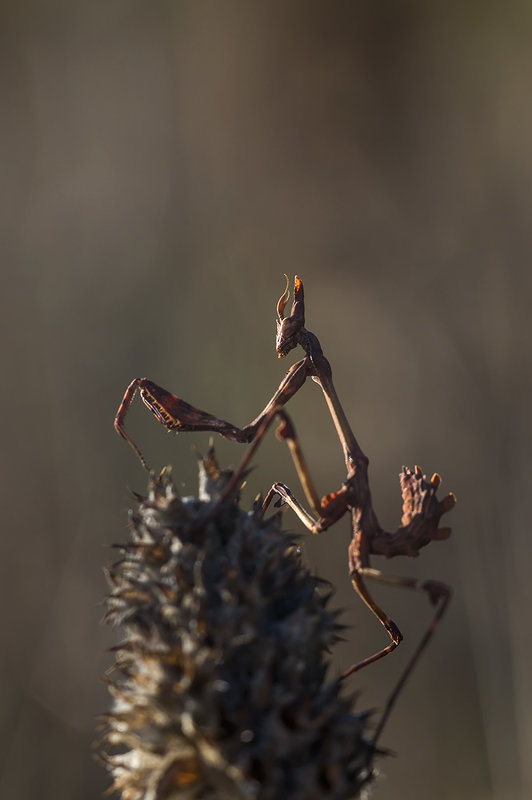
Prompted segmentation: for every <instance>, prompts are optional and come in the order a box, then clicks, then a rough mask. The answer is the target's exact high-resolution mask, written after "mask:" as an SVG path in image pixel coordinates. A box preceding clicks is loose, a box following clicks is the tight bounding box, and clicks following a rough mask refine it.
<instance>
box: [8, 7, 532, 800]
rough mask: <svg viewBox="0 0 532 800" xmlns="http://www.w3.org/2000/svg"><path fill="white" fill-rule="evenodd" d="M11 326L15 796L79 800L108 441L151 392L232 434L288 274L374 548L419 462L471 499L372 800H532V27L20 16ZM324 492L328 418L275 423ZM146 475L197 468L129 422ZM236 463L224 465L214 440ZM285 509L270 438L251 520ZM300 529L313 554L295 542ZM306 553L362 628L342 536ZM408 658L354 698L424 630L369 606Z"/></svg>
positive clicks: (108, 486)
mask: <svg viewBox="0 0 532 800" xmlns="http://www.w3.org/2000/svg"><path fill="white" fill-rule="evenodd" d="M0 14H1V48H0V63H1V70H0V89H1V125H0V137H1V145H2V156H3V158H2V179H1V184H0V185H1V190H0V191H1V198H0V202H1V215H0V225H1V229H2V250H3V253H2V292H1V302H2V308H1V319H2V323H3V327H4V332H3V336H2V343H3V345H4V348H3V349H4V358H3V366H2V370H3V375H4V379H3V384H4V386H3V392H2V401H3V410H2V420H3V422H4V431H3V434H2V444H3V457H2V459H1V464H2V469H3V480H2V485H3V487H4V488H5V494H4V498H3V503H2V517H3V526H2V527H3V538H2V542H3V545H2V558H1V559H0V569H1V587H2V595H3V599H2V607H3V612H4V613H3V636H2V640H3V647H2V650H3V654H2V659H1V669H2V679H1V680H2V683H1V685H2V703H1V710H2V723H3V724H2V736H3V741H2V746H1V748H0V753H1V756H0V757H1V760H2V764H1V767H0V795H1V796H2V797H5V798H17V799H18V800H26V799H27V800H29V799H30V798H35V797H39V798H40V800H52V798H53V800H63V798H65V800H66V799H67V798H68V799H70V798H74V797H76V798H78V800H89V799H90V800H92V799H93V798H95V797H98V796H100V794H101V792H102V791H103V789H104V787H105V786H106V785H107V780H106V777H105V774H104V773H103V771H102V770H101V768H100V767H99V766H98V765H97V764H96V763H95V762H94V761H93V757H92V754H91V742H92V740H93V738H94V729H95V721H94V718H95V715H96V714H97V713H98V712H100V711H103V710H105V709H106V708H107V706H108V699H107V696H106V691H105V688H104V687H103V686H102V685H101V684H100V683H99V676H100V675H101V674H102V673H103V672H104V671H105V669H106V668H107V666H108V665H109V664H110V656H109V654H107V653H106V648H107V647H108V646H110V644H111V643H112V641H113V638H112V634H111V633H110V632H109V631H107V630H106V629H105V628H103V627H101V626H100V625H99V619H100V617H101V614H102V609H101V607H100V606H98V603H99V602H100V600H101V598H102V597H103V595H104V592H105V583H104V579H103V576H102V573H101V566H102V564H103V563H105V562H107V561H109V560H110V559H111V558H112V554H111V553H110V552H109V551H108V549H106V547H107V545H108V544H109V543H111V542H114V541H121V540H123V539H124V537H125V536H126V508H127V505H128V503H129V497H128V493H127V489H126V487H127V486H128V485H129V486H131V487H132V488H135V489H137V490H142V489H143V488H144V487H145V476H144V474H143V472H142V470H141V468H140V465H139V464H138V462H137V461H136V459H135V457H134V454H133V453H132V451H131V450H130V449H129V448H128V447H127V446H126V444H125V443H124V442H122V441H120V440H119V438H118V437H117V436H116V435H115V434H114V432H113V429H112V420H113V415H114V413H115V410H116V408H117V406H118V403H119V401H120V399H121V397H122V394H123V391H124V389H125V387H126V385H127V384H128V382H129V381H130V380H131V379H132V378H133V377H135V376H141V375H148V376H149V377H150V378H152V379H153V380H155V381H156V382H158V383H160V384H161V385H163V386H165V387H167V388H168V389H170V390H172V391H174V392H176V393H178V394H180V395H181V396H183V397H184V398H186V399H187V400H189V401H190V402H192V403H195V404H197V405H199V406H200V407H202V408H204V409H206V410H210V411H212V412H214V413H217V414H218V415H220V416H222V417H224V418H226V419H231V420H233V421H234V422H235V423H237V424H240V425H241V424H244V423H245V422H248V421H249V420H250V419H251V418H252V417H253V416H254V415H255V414H256V413H257V411H258V410H259V409H260V408H261V407H262V406H263V405H264V403H265V401H266V400H267V399H268V398H269V396H270V395H271V393H272V392H273V390H274V389H275V387H276V386H277V384H278V382H279V380H280V378H281V376H282V374H283V373H284V370H285V369H286V367H287V366H288V361H290V362H293V361H294V358H290V359H288V360H287V361H286V362H279V361H278V360H276V358H275V354H274V350H273V334H274V309H275V303H276V301H277V298H278V297H279V295H280V294H281V292H282V290H283V288H284V278H283V272H288V273H289V274H290V275H293V274H294V273H295V272H297V273H298V274H299V275H300V276H301V277H302V278H303V280H304V282H305V289H306V298H307V322H308V327H309V328H310V329H311V330H313V331H315V332H316V333H318V335H319V336H320V339H321V341H322V344H323V347H324V349H325V352H326V354H327V355H328V356H329V358H330V360H331V362H332V365H333V370H334V375H335V380H336V384H337V388H338V392H339V394H340V396H341V398H342V400H343V402H344V404H345V409H346V412H347V414H348V416H349V418H350V420H351V421H352V424H353V427H354V430H355V433H356V435H357V436H358V438H359V440H360V442H361V444H362V447H363V448H364V450H365V451H366V452H367V453H368V455H369V456H370V459H371V479H372V486H373V492H374V499H375V504H376V508H377V511H378V513H379V516H380V518H381V521H382V522H383V523H384V524H386V525H389V526H393V525H394V524H395V523H396V521H397V517H398V513H399V494H398V481H397V474H398V471H399V469H400V467H401V465H402V464H403V463H406V464H409V465H411V466H413V465H414V464H415V463H419V464H421V465H422V467H423V468H424V469H425V470H426V471H427V472H428V473H432V471H434V470H438V471H439V472H440V473H441V474H442V475H443V477H444V487H445V489H447V490H448V489H452V490H453V491H454V492H455V493H456V495H457V497H458V500H459V505H458V507H457V509H456V510H455V511H454V512H453V518H452V524H453V529H454V530H453V537H452V539H451V540H450V541H448V542H445V543H439V544H438V543H436V544H433V545H432V546H431V547H430V548H429V549H427V550H426V551H425V552H423V554H422V556H421V557H420V558H419V559H418V561H416V562H412V563H404V564H403V563H401V564H399V563H398V564H394V563H391V562H390V563H385V564H384V565H383V566H384V567H385V568H386V569H387V570H388V571H402V572H404V573H405V574H416V575H419V576H427V577H429V576H430V577H433V578H439V579H441V580H445V581H447V582H449V583H450V584H451V585H452V586H453V587H454V590H455V596H454V600H453V604H452V607H451V610H450V612H449V615H448V616H447V617H446V619H445V621H444V624H443V625H442V629H441V632H440V633H439V634H438V637H437V638H436V640H435V641H434V643H433V646H432V647H431V649H430V652H429V653H428V654H427V657H426V658H425V659H424V661H423V662H422V664H421V665H420V667H419V669H418V670H417V672H416V674H415V676H414V677H413V678H412V680H411V682H410V683H409V685H408V688H407V690H406V691H405V693H404V695H403V696H402V697H401V700H400V703H399V705H398V707H397V709H396V712H395V714H394V716H393V719H392V720H391V722H390V724H389V727H388V728H387V730H386V733H385V735H384V738H383V744H384V745H386V746H387V747H390V748H391V749H393V750H394V751H396V753H397V754H398V755H397V757H396V758H388V759H386V760H384V761H383V762H382V764H381V769H382V772H383V773H384V775H383V779H382V780H381V782H380V783H379V784H378V785H377V787H376V789H375V793H374V796H375V797H377V798H379V800H390V799H391V798H394V800H398V798H428V797H430V798H433V800H444V798H445V800H450V799H451V798H452V800H455V799H456V800H458V799H460V800H462V799H463V800H466V799H467V800H481V799H482V800H484V798H486V800H507V799H508V798H511V799H512V800H513V798H517V799H518V800H521V799H523V800H524V798H528V797H530V796H531V794H532V760H531V758H530V753H531V752H532V721H531V720H532V689H531V682H530V679H529V673H530V664H531V663H532V650H531V645H530V636H529V626H528V623H529V618H530V609H531V600H532V581H531V580H530V575H529V571H530V563H531V554H532V546H531V544H530V541H531V537H530V529H529V491H530V478H531V474H530V453H529V450H530V441H531V437H530V433H531V431H530V388H531V387H530V355H529V326H528V319H529V309H530V303H531V288H532V278H531V271H530V255H529V254H530V251H531V245H532V236H531V225H530V220H531V212H532V190H531V180H532V148H531V136H532V102H531V100H532V92H531V90H532V85H531V83H532V81H531V75H532V47H531V43H532V37H531V34H532V6H530V4H528V3H523V2H518V0H510V2H507V3H504V4H503V3H491V2H482V3H481V2H465V3H464V2H430V3H429V2H425V3H423V2H382V3H380V2H379V3H376V2H371V1H370V0H362V1H361V2H336V3H325V2H322V3H317V2H280V1H278V2H268V3H249V2H244V1H243V0H242V1H241V2H238V1H236V0H229V2H224V3H221V2H220V3H217V2H203V0H188V1H187V2H160V3H148V2H134V0H129V1H128V2H125V0H113V2H108V0H105V2H101V0H94V1H93V2H91V3H83V2H75V0H70V2H60V1H59V0H56V1H55V2H54V0H50V1H49V2H46V3H41V2H36V1H35V2H31V0H29V1H28V2H22V3H19V2H3V3H2V4H1V5H0ZM291 410H292V413H293V416H294V418H295V421H296V424H297V427H298V431H299V433H300V435H301V439H302V442H303V445H304V447H305V451H306V454H307V457H308V460H309V462H310V464H311V465H312V469H313V472H314V475H315V478H316V482H317V485H318V488H319V490H321V491H322V492H324V493H325V492H328V491H332V490H333V489H334V488H336V487H337V486H338V484H339V482H340V481H341V479H342V472H343V463H342V457H341V453H340V449H339V447H338V443H337V441H336V439H335V435H334V431H333V428H332V425H331V423H330V421H329V419H328V417H327V413H326V408H325V405H324V403H323V401H322V398H321V397H320V393H319V391H318V390H317V388H316V387H315V386H314V385H313V384H310V385H308V386H305V387H304V389H303V390H302V392H301V393H300V396H298V397H297V398H296V399H295V400H294V402H293V403H292V404H291ZM129 430H130V431H131V432H132V434H134V437H135V439H136V440H137V441H138V443H139V444H140V445H141V446H142V448H143V449H144V451H145V453H146V456H147V458H148V460H149V461H150V463H152V464H153V465H154V466H157V467H161V466H163V465H164V464H166V463H172V464H173V465H174V470H175V475H176V478H177V480H178V481H179V483H180V484H182V485H183V487H184V488H183V491H185V492H189V493H190V492H192V491H193V490H194V486H195V456H194V454H193V450H192V448H193V446H196V447H197V448H198V449H199V450H205V448H206V443H207V440H208V437H207V436H206V435H198V436H188V437H187V436H185V435H184V436H181V437H179V438H176V437H174V436H170V435H167V434H166V433H165V432H164V431H163V430H162V429H161V427H160V426H159V425H157V423H156V422H155V420H154V419H153V418H152V417H151V416H150V415H149V414H148V412H147V411H146V410H145V409H144V408H143V407H142V406H141V404H140V402H138V403H137V404H136V405H135V408H134V409H133V410H132V412H131V417H130V420H129ZM219 453H220V457H221V459H222V460H223V461H224V462H225V463H233V464H234V463H237V462H238V460H239V458H240V457H241V455H242V450H241V449H240V448H239V446H238V445H231V444H228V443H224V442H222V443H221V444H220V447H219ZM273 479H280V480H283V481H285V482H286V483H288V484H289V485H293V486H294V489H296V488H297V482H296V481H295V478H294V472H293V469H292V466H291V464H290V461H289V457H288V454H287V453H286V452H285V450H284V449H283V447H282V446H281V445H280V444H279V443H278V442H276V441H275V439H274V437H270V438H269V439H268V441H267V442H266V443H265V445H264V447H263V449H262V450H261V451H260V454H259V457H258V458H257V465H256V469H255V471H254V472H253V474H252V475H251V476H250V479H249V483H250V486H249V496H252V495H253V494H254V493H255V492H256V491H257V490H258V489H259V488H262V489H267V488H268V486H269V485H270V483H271V482H272V480H273ZM286 523H287V525H288V526H290V527H291V528H292V529H294V530H298V529H299V528H298V523H297V521H296V520H295V519H293V518H292V517H291V516H290V515H289V514H288V513H287V514H286ZM310 538H311V537H307V539H306V540H305V553H306V558H307V560H308V563H309V565H310V566H311V568H313V569H316V570H317V571H318V572H319V573H320V574H322V575H324V576H326V577H328V578H329V579H330V580H332V581H333V582H334V584H335V585H336V586H337V595H336V602H337V604H338V605H340V606H342V607H344V608H345V614H344V617H343V621H344V622H345V623H346V624H348V625H349V626H350V628H349V630H348V631H347V632H346V641H345V642H344V643H343V644H342V645H341V646H340V647H338V650H337V652H336V654H335V659H336V666H335V668H336V669H341V668H345V667H346V666H348V665H349V664H350V663H352V662H353V661H355V660H358V659H360V658H362V657H364V656H365V655H368V654H369V653H370V652H372V651H373V650H375V649H376V648H378V647H381V646H382V645H383V644H384V643H385V641H386V636H385V634H384V632H383V630H382V629H381V628H380V627H379V625H378V623H377V622H376V621H375V619H373V618H372V617H371V615H370V614H369V612H367V611H366V609H365V608H364V607H363V606H362V604H361V603H360V602H359V601H358V599H357V598H356V596H355V595H354V593H353V592H352V590H351V587H350V584H349V581H348V577H347V570H346V547H347V542H348V539H349V526H348V522H347V520H346V521H344V522H342V523H340V524H338V525H337V526H336V529H334V530H332V531H330V532H328V533H327V534H324V535H323V536H322V537H316V538H315V539H313V540H312V541H309V539H310ZM377 595H378V597H379V598H380V600H381V602H382V603H383V604H384V605H385V607H386V608H387V609H388V610H389V611H390V612H391V613H392V614H393V616H394V618H395V619H396V621H397V622H398V623H399V625H400V626H401V628H402V629H403V631H404V633H405V636H406V641H405V644H404V645H403V646H402V647H401V648H400V649H399V650H398V651H397V652H396V653H394V654H393V656H390V657H389V658H388V659H384V661H382V662H380V663H379V664H376V665H374V666H373V667H371V668H370V669H368V670H367V671H364V672H362V673H360V675H358V676H356V678H353V679H352V683H351V688H353V690H355V689H357V688H358V689H360V691H361V696H360V700H359V705H360V706H361V707H374V708H378V707H379V706H382V704H383V702H384V699H385V697H386V693H387V692H388V691H389V690H390V688H391V687H392V685H393V681H394V678H395V677H396V676H397V675H398V673H399V671H400V669H401V665H402V664H404V663H405V660H406V659H407V657H408V654H409V652H411V648H412V647H413V645H414V643H415V641H416V638H417V637H419V636H420V634H421V632H422V630H423V627H424V626H425V625H426V624H427V622H428V620H429V618H430V613H429V609H428V607H427V604H426V603H425V602H424V601H423V599H422V598H418V597H417V596H414V595H410V594H409V593H401V592H398V591H392V590H386V589H384V588H383V589H380V590H379V591H377Z"/></svg>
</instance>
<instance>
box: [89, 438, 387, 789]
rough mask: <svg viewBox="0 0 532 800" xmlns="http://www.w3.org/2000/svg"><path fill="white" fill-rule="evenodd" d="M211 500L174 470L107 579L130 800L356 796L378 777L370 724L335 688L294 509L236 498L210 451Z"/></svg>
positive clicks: (327, 625) (119, 732)
mask: <svg viewBox="0 0 532 800" xmlns="http://www.w3.org/2000/svg"><path fill="white" fill-rule="evenodd" d="M199 466H200V488H199V495H198V497H189V498H182V497H180V496H179V495H178V494H177V491H176V489H175V487H174V484H173V482H172V480H171V477H170V473H169V471H168V470H166V471H163V472H162V473H161V475H160V476H159V477H158V478H154V477H152V478H151V479H150V485H149V492H148V496H147V497H146V498H139V504H138V509H137V510H135V511H132V512H131V525H130V530H131V540H130V541H129V542H128V543H127V544H125V545H124V546H122V547H121V550H122V557H121V558H120V560H119V561H117V562H116V563H115V564H113V566H112V567H111V568H110V569H109V570H108V580H109V584H110V587H111V590H110V594H109V597H108V600H107V614H106V621H107V622H108V623H110V624H111V625H113V626H115V627H119V628H120V629H121V631H122V632H123V634H124V638H123V640H122V641H121V643H120V644H119V645H118V646H117V647H116V648H114V649H115V653H116V664H115V666H114V668H113V669H112V670H111V673H110V675H109V676H108V678H107V680H108V683H109V688H110V691H111V693H112V695H113V698H114V704H113V709H112V711H111V713H110V714H108V715H106V717H105V721H104V724H105V729H104V731H103V736H102V748H101V749H102V755H103V757H104V759H105V761H106V763H107V766H108V769H109V771H110V772H111V775H112V777H113V781H114V783H113V786H112V790H114V791H116V792H120V793H121V797H122V798H123V800H162V799H163V798H165V800H169V799H170V798H176V800H177V798H179V800H181V799H183V800H184V799H185V798H186V799H187V800H188V799H190V800H192V798H194V799H196V798H198V799H199V798H217V800H226V799H227V800H232V799H233V798H235V800H236V798H238V800H248V798H249V799H250V800H251V799H255V798H256V800H279V798H290V800H318V799H323V800H324V799H325V798H327V800H341V798H352V797H357V796H359V794H360V790H361V788H362V787H363V786H365V785H366V784H367V782H368V781H369V779H370V778H371V775H372V756H373V752H374V748H373V746H372V744H371V743H370V741H369V734H368V715H367V714H365V713H358V714H355V713H354V712H353V710H352V703H351V702H350V701H348V700H346V699H345V698H343V697H342V696H341V694H340V687H341V681H340V679H336V680H334V679H328V678H327V670H328V664H329V652H330V648H331V646H332V645H333V644H334V643H335V641H336V640H337V638H338V634H339V625H338V622H337V612H335V611H331V610H330V609H329V597H330V592H327V591H325V589H324V585H323V583H322V582H320V581H319V580H318V579H317V578H315V577H313V576H312V575H311V574H309V572H308V571H307V570H306V569H305V568H304V567H303V565H302V563H301V558H300V554H299V550H298V547H297V544H296V543H295V542H294V540H293V538H290V537H289V536H288V535H287V534H286V533H284V532H283V531H282V530H281V526H280V519H279V515H274V516H273V517H270V518H269V519H267V520H266V519H264V516H263V514H262V510H261V506H260V504H259V503H256V504H255V506H254V508H253V509H252V510H251V511H244V510H243V509H242V508H241V507H240V504H239V500H238V491H237V490H234V491H232V492H231V494H230V496H227V491H226V490H227V487H228V486H229V484H230V480H231V473H229V472H227V471H225V472H224V471H220V469H219V468H218V465H217V463H216V460H215V457H214V453H213V451H212V450H211V451H210V452H209V454H208V456H207V457H206V458H205V459H202V460H200V465H199Z"/></svg>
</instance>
